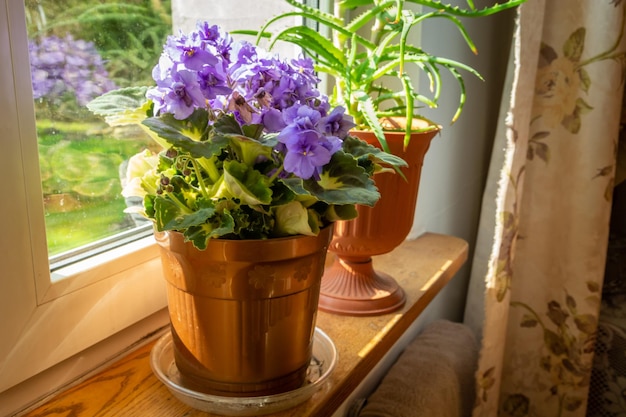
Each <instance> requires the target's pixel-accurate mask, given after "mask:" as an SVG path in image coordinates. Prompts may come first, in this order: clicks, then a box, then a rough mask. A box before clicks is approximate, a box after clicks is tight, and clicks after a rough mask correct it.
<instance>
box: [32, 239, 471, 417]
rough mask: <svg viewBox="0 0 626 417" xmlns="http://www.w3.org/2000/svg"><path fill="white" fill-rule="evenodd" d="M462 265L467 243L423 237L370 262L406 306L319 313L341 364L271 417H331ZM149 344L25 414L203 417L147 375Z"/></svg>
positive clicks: (318, 323)
mask: <svg viewBox="0 0 626 417" xmlns="http://www.w3.org/2000/svg"><path fill="white" fill-rule="evenodd" d="M466 259H467V243H466V242H465V241H464V240H462V239H459V238H455V237H451V236H444V235H438V234H433V233H426V234H424V235H422V236H420V237H419V238H418V239H415V240H410V241H406V242H404V243H403V244H402V245H401V246H400V247H398V248H397V249H395V250H394V251H393V252H391V253H388V254H385V255H381V256H377V257H375V258H374V267H375V268H376V269H377V270H380V271H384V272H386V273H388V274H390V275H391V276H393V277H394V278H395V279H396V281H397V282H398V283H399V284H400V286H401V287H402V288H403V289H404V291H405V292H406V297H407V301H406V304H405V306H404V307H403V308H402V309H401V310H399V311H397V312H394V313H390V314H385V315H381V316H373V317H351V316H339V315H334V314H328V313H324V312H320V313H319V314H318V317H317V327H319V328H320V329H322V330H323V331H324V332H325V333H326V334H327V335H328V336H330V338H331V339H332V340H333V342H334V344H335V346H336V348H337V352H338V361H337V365H336V367H335V369H334V370H333V372H332V374H331V375H330V377H329V379H328V381H326V382H325V383H324V384H323V386H322V387H321V388H320V390H319V391H318V392H316V393H315V394H314V395H313V396H312V397H311V398H310V399H309V400H308V401H306V402H304V403H302V404H301V405H299V406H297V407H295V408H292V409H289V410H285V411H283V412H280V413H278V414H274V415H275V416H280V417H295V416H298V417H300V416H331V415H332V414H333V412H334V411H335V410H337V409H338V408H339V407H340V406H341V405H342V403H343V402H344V401H345V400H346V399H347V398H348V396H349V395H350V394H351V393H352V391H353V390H354V389H355V388H356V387H357V386H358V385H359V383H360V382H361V381H362V380H363V379H364V378H365V377H366V376H367V374H368V373H369V371H370V370H371V369H372V368H373V367H374V366H375V365H376V364H377V363H378V362H379V361H380V359H381V358H382V357H383V356H384V355H385V353H387V352H388V351H389V349H390V348H391V347H392V346H393V344H394V343H395V342H396V341H397V340H398V339H399V338H400V336H402V334H403V333H404V332H405V331H406V330H407V328H408V327H409V326H410V325H411V323H413V321H414V320H415V319H416V318H417V317H418V316H419V315H420V314H421V313H422V311H424V309H425V308H426V306H427V305H428V304H429V303H430V301H431V300H432V299H433V298H434V297H435V295H436V294H437V293H438V292H439V291H440V290H441V289H442V288H443V287H444V286H445V285H446V284H447V283H448V281H449V280H450V279H451V278H452V277H453V276H454V274H455V273H456V272H457V271H458V270H459V268H460V267H461V266H462V265H463V263H464V262H465V261H466ZM153 344H154V342H152V343H149V344H147V345H145V346H143V347H141V348H139V349H137V350H136V351H134V352H132V353H130V354H128V355H127V356H125V357H124V358H122V359H120V360H119V361H118V362H115V363H114V364H112V365H111V366H110V367H108V368H107V369H105V370H103V371H101V372H100V373H98V374H96V375H95V376H93V377H91V378H89V379H87V380H86V381H84V382H83V383H81V384H80V385H77V386H75V387H73V388H71V389H69V390H67V391H65V392H62V393H60V394H59V395H58V396H56V397H55V398H53V399H52V400H50V401H49V402H47V403H46V404H44V405H42V406H40V407H39V408H37V409H35V410H32V411H31V412H30V413H28V414H26V415H27V416H30V417H35V416H44V415H45V416H68V415H72V416H85V417H86V416H94V415H102V416H108V415H111V416H114V415H115V416H117V415H124V416H160V417H168V416H186V417H192V416H207V415H208V414H206V413H202V412H200V411H196V410H193V409H191V408H189V407H188V406H186V405H185V404H183V403H181V402H179V401H178V400H177V399H176V398H174V397H173V396H172V395H171V394H170V392H169V391H168V390H167V388H166V387H165V386H164V385H163V384H162V383H161V382H160V381H159V380H158V379H157V378H156V377H155V376H154V374H153V373H152V370H151V369H150V364H149V361H150V349H151V348H152V346H153Z"/></svg>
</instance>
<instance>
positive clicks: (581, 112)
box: [466, 0, 626, 417]
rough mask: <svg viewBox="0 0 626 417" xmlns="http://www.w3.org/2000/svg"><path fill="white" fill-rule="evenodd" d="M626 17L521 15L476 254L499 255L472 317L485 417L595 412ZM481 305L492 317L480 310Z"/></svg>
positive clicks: (535, 8)
mask: <svg viewBox="0 0 626 417" xmlns="http://www.w3.org/2000/svg"><path fill="white" fill-rule="evenodd" d="M625 13H626V1H623V0H528V1H527V2H526V3H525V4H523V5H522V6H521V7H520V9H519V12H518V21H517V28H516V34H515V44H514V47H513V59H512V61H513V65H512V71H511V76H510V80H511V82H510V84H509V88H510V95H507V100H506V103H504V104H505V109H506V111H504V112H503V117H502V119H503V120H502V121H501V126H500V129H499V132H500V134H499V135H498V137H497V138H496V144H495V146H494V155H493V157H492V168H491V173H490V181H489V183H491V184H492V185H493V186H492V187H491V188H489V185H488V190H487V193H486V195H485V198H484V202H485V203H486V204H484V208H483V214H482V218H483V219H484V221H482V222H481V228H480V232H479V240H478V245H477V251H476V252H477V257H478V258H480V256H481V251H480V246H485V245H488V246H487V247H489V248H491V253H490V254H488V256H486V257H485V259H478V258H475V259H474V266H473V269H474V271H473V274H472V282H471V284H470V285H471V287H472V289H471V290H470V299H469V301H468V314H466V316H467V317H469V321H473V323H468V324H470V325H472V326H473V327H475V328H478V330H482V348H481V349H482V350H481V356H480V361H479V368H478V371H477V374H476V377H477V401H476V405H475V408H474V411H473V416H474V417H483V416H484V417H492V416H507V417H508V416H516V417H518V416H519V417H522V416H584V415H585V412H586V408H587V395H588V390H589V381H590V375H591V369H592V361H593V352H594V342H595V337H596V329H597V323H598V313H599V307H600V299H601V289H602V285H603V276H604V267H605V259H606V252H607V241H608V234H609V232H608V231H609V218H610V215H611V199H612V194H613V186H614V179H615V165H616V154H617V148H618V130H619V121H620V113H621V102H622V94H623V91H624V74H625V72H626V71H625V68H626V41H625V40H624V19H625ZM624 215H626V213H625V214H624ZM486 242H489V243H486ZM481 265H482V266H481ZM481 268H482V269H481ZM476 288H480V291H476ZM477 295H478V299H479V300H480V302H477V301H476V299H477ZM479 304H480V305H482V306H484V310H483V314H484V316H481V315H480V314H478V315H476V314H474V313H470V311H469V309H474V310H475V309H476V306H477V305H479ZM625 413H626V411H625Z"/></svg>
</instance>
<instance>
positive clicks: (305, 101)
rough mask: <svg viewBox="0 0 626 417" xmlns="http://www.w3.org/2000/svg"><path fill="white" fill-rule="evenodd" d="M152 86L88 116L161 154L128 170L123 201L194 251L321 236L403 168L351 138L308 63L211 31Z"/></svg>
mask: <svg viewBox="0 0 626 417" xmlns="http://www.w3.org/2000/svg"><path fill="white" fill-rule="evenodd" d="M153 78H154V80H155V82H156V86H154V87H150V88H149V87H131V88H125V89H120V90H116V91H113V92H109V93H107V94H104V95H102V96H101V97H99V98H97V99H95V100H93V101H92V102H90V103H89V105H88V107H89V108H90V109H91V110H92V111H93V112H94V113H96V114H98V115H102V116H104V117H105V119H106V121H107V122H108V123H109V124H110V125H112V126H118V125H124V124H139V125H141V126H142V127H143V128H144V130H146V131H147V132H148V133H149V134H150V136H151V137H152V138H153V139H155V140H156V141H157V142H158V143H159V144H161V145H162V147H163V150H162V151H161V152H160V153H159V154H158V155H155V154H152V153H151V152H149V151H147V150H146V151H144V152H143V153H141V154H139V155H137V156H135V157H134V158H132V159H131V161H130V163H129V170H128V186H127V187H126V188H125V190H124V194H125V196H127V197H128V196H140V197H142V198H143V206H142V207H141V208H140V211H141V212H142V214H144V215H145V216H146V217H148V218H149V219H152V220H153V221H154V225H155V227H156V229H157V230H159V231H164V230H174V231H180V232H182V233H183V234H184V236H185V238H186V239H187V240H189V241H191V242H193V244H194V245H195V246H196V247H197V248H199V249H205V248H206V246H207V243H208V241H209V239H211V238H232V239H264V238H271V237H280V236H287V235H296V234H304V235H314V234H317V233H318V232H319V230H320V228H321V227H324V226H325V225H327V224H329V223H331V222H334V221H336V220H348V219H351V218H353V217H355V216H356V210H355V207H354V205H355V204H363V205H368V206H372V205H374V204H375V202H376V201H377V199H378V198H379V194H378V191H377V189H376V187H375V185H374V182H373V181H372V179H371V176H372V175H373V174H374V173H375V172H377V171H379V170H382V169H384V168H383V166H385V165H388V166H392V167H397V166H402V165H404V164H405V163H404V161H403V160H402V159H400V158H397V157H395V156H393V155H389V154H387V153H384V152H382V151H379V150H378V149H376V148H374V147H372V146H369V145H367V144H365V143H364V142H362V141H360V140H358V139H355V138H352V137H350V136H348V131H349V129H350V128H352V127H353V126H354V123H353V122H352V120H351V118H350V117H349V116H347V115H346V114H345V112H344V109H343V108H342V107H335V108H331V106H330V104H329V102H328V98H327V97H325V96H323V95H321V94H320V92H319V91H318V90H317V89H316V88H315V85H316V83H317V82H318V79H317V77H316V75H315V73H314V70H313V63H312V62H311V61H310V60H308V59H294V60H289V61H287V60H282V59H280V58H278V57H276V56H273V55H270V54H268V53H267V52H265V51H264V50H262V49H260V48H258V47H255V46H254V45H252V44H250V43H248V42H243V41H242V42H234V41H233V40H232V38H231V37H230V35H229V34H228V33H225V32H223V31H221V29H219V28H218V27H217V26H210V25H209V24H208V23H206V22H204V23H199V24H198V26H197V29H196V30H195V31H193V32H192V33H189V34H182V33H181V34H180V35H179V36H170V37H169V38H168V40H167V42H166V44H165V46H164V51H163V54H162V55H161V58H160V60H159V62H158V64H157V65H156V66H155V67H154V70H153Z"/></svg>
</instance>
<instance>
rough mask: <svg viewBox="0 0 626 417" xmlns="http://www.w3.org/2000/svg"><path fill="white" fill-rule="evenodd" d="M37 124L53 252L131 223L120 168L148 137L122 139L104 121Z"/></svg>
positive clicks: (50, 242)
mask: <svg viewBox="0 0 626 417" xmlns="http://www.w3.org/2000/svg"><path fill="white" fill-rule="evenodd" d="M37 127H38V141H39V158H40V170H41V177H42V189H43V194H44V209H45V219H46V234H47V242H48V251H49V254H50V255H55V254H58V253H61V252H63V251H66V250H69V249H73V248H76V247H78V246H81V245H84V244H87V243H90V242H93V241H95V240H98V239H102V238H105V237H108V236H111V235H114V234H115V233H117V232H120V231H122V230H124V229H127V228H128V227H131V226H132V223H131V221H130V219H129V217H128V215H127V214H125V213H124V212H123V210H124V208H126V204H125V201H124V198H123V197H122V195H121V194H120V193H121V190H122V186H121V181H120V175H119V168H120V165H121V164H122V163H123V162H124V161H125V160H127V159H128V158H129V157H130V156H132V155H134V154H135V153H137V152H139V151H140V150H141V149H143V148H144V147H145V141H144V139H145V138H139V137H137V136H134V134H133V133H128V134H125V135H123V136H122V135H120V136H121V137H117V136H114V135H113V133H112V131H110V130H109V129H106V128H104V126H103V125H101V124H98V123H80V122H74V123H59V122H51V121H49V120H42V121H38V123H37Z"/></svg>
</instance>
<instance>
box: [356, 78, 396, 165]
mask: <svg viewBox="0 0 626 417" xmlns="http://www.w3.org/2000/svg"><path fill="white" fill-rule="evenodd" d="M352 94H353V95H354V97H355V98H356V99H357V103H358V108H359V111H360V112H361V113H362V114H363V117H364V118H365V121H366V122H367V125H368V126H369V127H370V129H372V132H374V135H376V138H377V139H378V142H379V143H380V147H381V148H383V150H384V151H385V152H388V153H391V151H390V149H389V144H388V143H387V139H386V138H385V133H384V131H383V127H382V125H381V124H380V121H379V120H378V116H377V115H376V106H375V105H374V101H373V99H372V97H371V96H370V95H369V94H367V93H366V92H365V91H363V90H358V91H353V92H352Z"/></svg>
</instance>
